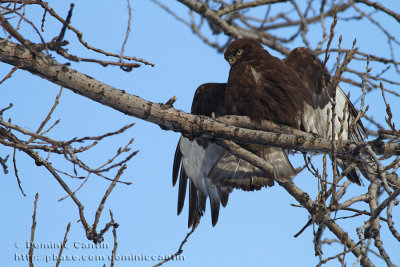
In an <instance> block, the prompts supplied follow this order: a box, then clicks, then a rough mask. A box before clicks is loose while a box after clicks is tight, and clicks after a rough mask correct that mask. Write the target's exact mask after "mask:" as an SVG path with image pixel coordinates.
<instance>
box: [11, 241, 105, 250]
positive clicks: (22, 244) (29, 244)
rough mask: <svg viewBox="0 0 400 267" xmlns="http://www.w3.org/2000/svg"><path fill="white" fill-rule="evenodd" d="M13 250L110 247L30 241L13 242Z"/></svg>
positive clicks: (103, 244)
mask: <svg viewBox="0 0 400 267" xmlns="http://www.w3.org/2000/svg"><path fill="white" fill-rule="evenodd" d="M14 245H15V248H28V249H30V248H32V247H33V248H34V249H60V248H61V247H64V249H71V248H72V249H109V248H110V245H109V244H108V243H101V244H93V243H86V242H82V241H75V242H66V243H65V244H63V243H62V242H52V241H51V242H31V241H25V242H24V241H17V242H15V244H14Z"/></svg>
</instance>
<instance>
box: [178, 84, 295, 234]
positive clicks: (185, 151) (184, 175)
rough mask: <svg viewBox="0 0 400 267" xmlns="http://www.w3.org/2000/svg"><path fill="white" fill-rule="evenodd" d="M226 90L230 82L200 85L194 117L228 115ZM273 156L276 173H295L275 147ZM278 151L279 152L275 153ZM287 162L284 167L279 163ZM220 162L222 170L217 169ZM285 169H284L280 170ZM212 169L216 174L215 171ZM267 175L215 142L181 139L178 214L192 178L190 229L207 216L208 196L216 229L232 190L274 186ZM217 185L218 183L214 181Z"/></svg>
mask: <svg viewBox="0 0 400 267" xmlns="http://www.w3.org/2000/svg"><path fill="white" fill-rule="evenodd" d="M225 89H226V83H207V84H203V85H201V86H199V88H197V90H196V93H195V95H194V98H193V103H192V109H191V112H192V114H195V115H204V116H211V115H212V114H213V113H214V114H215V116H222V115H225ZM270 150H271V151H270V152H271V153H270V154H266V156H267V157H271V158H270V159H269V158H265V160H267V161H268V162H272V163H274V164H271V166H272V167H271V168H272V169H274V172H277V173H282V172H285V171H286V169H287V168H288V166H289V172H290V173H291V174H292V173H294V170H293V167H292V166H291V165H290V162H289V160H288V159H287V157H286V155H285V154H281V153H280V150H279V149H275V148H271V149H270ZM275 151H277V152H278V153H274V152H275ZM280 160H281V161H282V162H284V164H280V163H279V161H280ZM217 161H218V162H219V164H218V165H219V167H218V168H213V167H214V166H215V165H216V163H217ZM280 169H282V170H280ZM211 170H212V171H211ZM210 171H211V173H214V174H213V175H214V176H213V177H214V178H215V179H216V181H217V183H218V185H214V184H212V180H210V179H208V178H207V177H208V175H209V173H210ZM265 176H266V174H265V173H264V172H263V171H261V170H260V169H258V168H256V167H254V166H253V165H251V164H250V163H248V162H246V161H244V160H241V159H239V158H236V157H235V156H233V155H232V154H231V153H229V152H228V151H226V150H225V149H223V148H222V147H220V146H218V145H217V144H215V143H213V142H211V141H210V140H206V139H201V138H196V139H194V140H189V139H188V138H186V137H183V136H182V137H181V138H180V139H179V142H178V145H177V148H176V151H175V157H174V163H173V171H172V182H173V185H175V184H176V182H177V180H178V177H179V190H178V214H180V213H181V211H182V209H183V205H184V201H185V196H186V188H187V183H188V179H189V218H188V227H191V226H196V225H197V224H198V222H199V220H200V218H201V216H202V215H203V214H204V211H205V207H206V200H207V197H209V198H210V207H211V217H212V224H213V226H214V225H215V224H216V223H217V221H218V215H219V209H220V204H222V206H224V207H225V206H226V204H227V202H228V197H229V193H230V192H232V188H242V189H247V190H253V189H254V187H252V184H251V183H250V182H251V181H252V180H255V179H258V180H261V181H262V180H266V181H267V184H269V185H271V183H272V182H273V181H272V180H271V179H269V178H267V177H265ZM214 182H215V181H214Z"/></svg>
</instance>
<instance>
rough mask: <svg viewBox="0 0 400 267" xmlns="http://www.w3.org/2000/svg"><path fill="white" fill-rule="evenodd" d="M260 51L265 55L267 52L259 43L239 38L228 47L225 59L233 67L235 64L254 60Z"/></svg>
mask: <svg viewBox="0 0 400 267" xmlns="http://www.w3.org/2000/svg"><path fill="white" fill-rule="evenodd" d="M260 50H261V51H263V52H264V53H265V50H264V49H263V47H262V46H261V45H260V44H259V43H258V42H257V41H255V40H253V39H249V38H239V39H237V40H235V41H233V42H232V43H230V44H229V45H228V47H227V48H226V50H225V53H224V57H225V59H226V61H228V62H229V64H230V65H231V66H232V65H233V64H235V63H238V62H243V61H246V60H249V59H252V58H254V56H256V54H257V52H258V51H260Z"/></svg>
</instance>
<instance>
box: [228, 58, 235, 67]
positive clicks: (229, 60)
mask: <svg viewBox="0 0 400 267" xmlns="http://www.w3.org/2000/svg"><path fill="white" fill-rule="evenodd" d="M228 62H229V65H231V66H232V65H233V64H234V63H235V62H236V57H229V58H228Z"/></svg>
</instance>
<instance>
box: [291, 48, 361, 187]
mask: <svg viewBox="0 0 400 267" xmlns="http://www.w3.org/2000/svg"><path fill="white" fill-rule="evenodd" d="M285 63H286V64H287V65H288V66H289V67H290V68H291V69H292V70H294V71H295V72H296V74H297V75H298V77H299V78H301V79H302V80H303V82H304V84H305V85H306V86H307V87H308V88H309V89H311V91H312V97H311V99H309V101H306V102H305V106H304V111H303V114H302V119H301V123H302V127H303V128H304V130H305V131H306V132H310V133H316V134H317V135H319V136H321V137H327V138H331V136H332V120H331V118H332V104H331V99H333V97H334V95H335V94H336V98H335V100H336V106H335V113H336V119H335V121H334V127H335V136H336V138H338V136H339V133H340V120H342V118H345V121H344V125H343V126H344V127H343V132H342V133H341V138H342V140H351V139H353V140H362V139H363V138H364V137H365V135H366V132H365V129H364V126H363V125H362V122H361V121H360V120H359V121H358V122H357V123H356V125H355V126H356V129H351V124H352V123H353V121H354V120H355V118H356V117H357V111H356V109H355V108H354V106H353V104H352V103H351V102H350V100H349V99H348V98H347V96H346V94H345V93H344V92H343V90H342V89H341V88H340V87H337V88H333V84H332V79H331V76H330V75H329V73H328V71H327V70H326V68H325V67H324V65H323V64H322V62H321V61H320V60H319V59H318V57H316V56H315V55H314V54H313V53H312V51H311V50H309V49H307V48H304V47H299V48H296V49H294V50H292V52H291V53H290V54H289V56H288V57H287V58H286V60H285ZM346 105H347V106H346ZM328 110H330V117H329V118H328V115H327V112H328ZM327 128H328V136H326V135H325V133H326V131H327ZM338 163H339V166H340V167H342V168H343V169H345V168H346V165H347V164H346V163H345V162H344V161H342V160H341V159H338ZM347 177H348V178H349V180H351V181H352V182H355V183H357V184H360V179H359V177H358V174H357V172H356V170H351V171H350V172H348V173H347Z"/></svg>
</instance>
